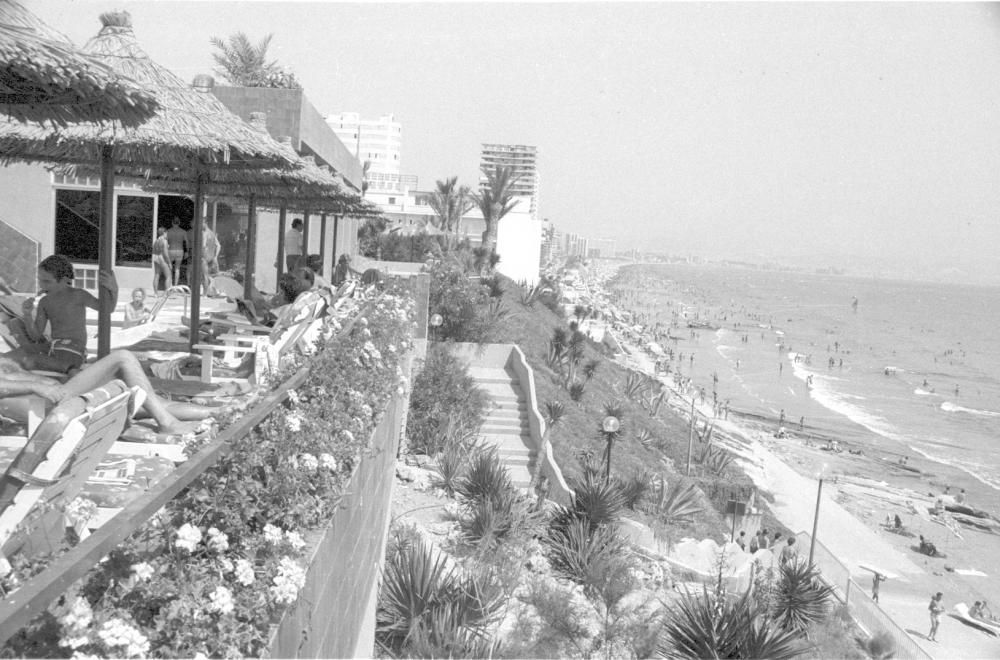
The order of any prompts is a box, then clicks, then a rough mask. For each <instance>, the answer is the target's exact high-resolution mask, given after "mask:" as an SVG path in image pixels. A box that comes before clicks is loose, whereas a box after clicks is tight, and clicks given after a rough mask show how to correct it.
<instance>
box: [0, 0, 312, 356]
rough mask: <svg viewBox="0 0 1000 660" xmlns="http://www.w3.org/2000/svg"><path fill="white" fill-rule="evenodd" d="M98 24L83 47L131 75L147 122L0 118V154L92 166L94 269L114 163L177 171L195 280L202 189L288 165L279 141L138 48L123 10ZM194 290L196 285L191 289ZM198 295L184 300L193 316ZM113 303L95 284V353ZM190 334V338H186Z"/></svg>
mask: <svg viewBox="0 0 1000 660" xmlns="http://www.w3.org/2000/svg"><path fill="white" fill-rule="evenodd" d="M101 23H102V26H103V27H102V28H101V31H100V32H99V33H98V35H97V36H96V37H94V38H93V39H91V40H90V41H89V42H88V43H87V44H86V45H85V46H84V47H83V49H82V50H83V51H84V52H85V53H87V54H88V55H91V56H93V57H95V58H97V59H98V60H100V61H101V62H103V63H104V64H106V65H108V66H109V67H110V68H111V69H112V70H113V71H115V72H116V73H119V74H122V75H125V76H127V77H129V78H131V79H132V80H134V81H135V82H136V83H137V84H138V85H140V86H141V87H142V88H143V89H144V90H146V91H147V92H149V93H151V94H152V95H153V96H154V97H155V99H156V101H157V102H158V103H159V106H160V107H159V108H158V109H157V111H156V114H155V115H153V117H152V118H150V119H149V121H147V122H145V123H143V124H141V125H139V126H135V127H125V126H123V125H121V124H120V123H118V122H108V123H104V124H100V125H97V124H76V125H71V126H67V127H64V128H47V127H44V126H32V125H28V124H21V123H17V122H14V121H11V120H7V121H0V159H2V160H3V161H5V162H6V161H13V160H21V161H27V162H49V163H66V164H90V165H92V166H99V167H100V173H101V175H100V180H101V203H100V209H101V222H100V235H101V239H100V248H99V260H98V264H99V269H100V270H101V271H110V270H111V266H112V252H113V248H114V244H113V242H114V235H113V232H112V231H111V229H112V227H111V219H112V212H113V209H112V206H113V196H114V172H115V163H116V162H117V163H127V164H128V165H129V166H132V167H142V168H146V169H148V170H150V171H153V170H157V169H163V168H166V169H169V170H170V171H172V172H177V173H181V172H183V173H184V174H185V175H186V176H187V177H188V179H189V180H190V181H191V182H193V190H194V197H195V205H194V207H195V218H194V232H193V233H194V244H195V245H194V248H195V253H196V254H195V258H194V259H193V260H192V261H193V264H192V271H193V272H192V278H191V279H196V278H199V277H200V270H201V263H200V258H198V257H199V254H200V251H201V207H202V195H203V193H202V190H201V188H202V186H203V185H205V184H206V183H208V182H209V181H210V180H211V177H212V176H217V175H218V173H219V171H220V170H221V169H247V170H253V169H260V168H263V167H288V168H292V167H295V166H296V163H295V162H294V161H290V160H289V158H288V156H287V154H286V153H285V152H284V151H283V150H282V149H281V147H280V145H278V144H277V142H275V141H274V140H271V139H270V138H269V137H265V136H262V135H261V134H260V133H259V132H258V131H256V130H254V129H253V128H252V127H251V126H250V125H249V124H247V123H246V122H244V121H243V120H241V119H240V118H239V117H237V116H236V115H234V114H233V113H231V112H230V111H229V110H228V109H226V107H225V106H224V105H223V104H222V102H221V101H219V100H218V99H216V98H215V97H214V96H213V95H212V94H210V93H208V92H207V91H198V90H196V89H193V88H191V87H189V86H188V85H186V84H185V83H184V82H183V81H182V80H181V79H180V78H178V77H177V76H176V75H174V74H173V73H172V72H170V71H169V70H167V69H165V68H164V67H162V66H161V65H159V64H157V63H156V62H154V61H153V60H152V59H150V57H149V56H148V55H147V54H146V53H145V51H143V50H142V48H141V47H140V46H139V44H138V42H137V41H136V38H135V34H134V33H133V31H132V22H131V17H130V16H129V14H128V13H127V12H110V13H107V14H103V15H101ZM196 288H197V287H196ZM198 305H199V297H198V296H197V295H196V296H193V297H192V300H191V314H192V318H193V319H197V317H198V312H199V308H198ZM111 307H113V303H111V302H110V301H108V300H107V294H106V293H105V291H104V290H103V288H102V289H101V309H100V311H99V315H98V319H99V321H98V354H99V355H104V354H106V353H107V352H108V350H109V349H110V343H111V342H110V339H111V334H110V330H111V323H110V314H111ZM193 340H194V337H192V341H193Z"/></svg>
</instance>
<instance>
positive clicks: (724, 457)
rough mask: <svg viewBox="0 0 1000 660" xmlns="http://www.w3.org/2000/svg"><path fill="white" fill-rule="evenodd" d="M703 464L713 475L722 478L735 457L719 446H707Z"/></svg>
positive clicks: (702, 460) (703, 454)
mask: <svg viewBox="0 0 1000 660" xmlns="http://www.w3.org/2000/svg"><path fill="white" fill-rule="evenodd" d="M701 462H702V464H703V465H704V466H705V467H706V468H708V469H709V470H711V471H712V473H713V474H715V475H717V476H721V475H722V473H723V472H724V471H725V469H726V468H727V467H729V464H730V463H732V462H733V455H732V454H731V453H729V452H728V451H726V450H725V449H721V448H720V447H718V446H715V445H706V447H705V451H704V452H703V453H702V459H701Z"/></svg>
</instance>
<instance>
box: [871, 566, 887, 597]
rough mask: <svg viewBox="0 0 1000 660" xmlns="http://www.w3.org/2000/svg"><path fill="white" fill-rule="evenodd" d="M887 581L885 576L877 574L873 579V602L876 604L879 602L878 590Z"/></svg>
mask: <svg viewBox="0 0 1000 660" xmlns="http://www.w3.org/2000/svg"><path fill="white" fill-rule="evenodd" d="M884 581H885V576H884V575H882V574H881V573H876V574H875V576H874V577H873V578H872V600H873V601H875V602H876V603H877V602H878V588H879V585H880V584H882V582H884Z"/></svg>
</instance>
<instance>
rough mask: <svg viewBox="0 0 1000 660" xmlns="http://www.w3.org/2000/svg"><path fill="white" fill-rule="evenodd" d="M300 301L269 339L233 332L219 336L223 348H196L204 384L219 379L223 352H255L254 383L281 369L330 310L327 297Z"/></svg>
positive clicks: (226, 354) (198, 346)
mask: <svg viewBox="0 0 1000 660" xmlns="http://www.w3.org/2000/svg"><path fill="white" fill-rule="evenodd" d="M307 293H311V292H307ZM302 295H303V296H305V295H306V294H302ZM300 298H302V296H300ZM299 302H300V301H299V300H296V304H295V305H293V306H292V308H291V309H290V310H287V312H286V315H284V316H283V317H282V318H281V319H279V322H278V323H276V324H275V326H274V328H271V329H270V330H271V332H270V334H268V335H267V336H259V335H247V334H239V333H231V334H225V335H221V336H220V337H219V339H220V340H222V341H223V342H225V343H224V344H222V345H218V344H198V345H196V346H195V347H194V348H195V349H197V350H200V351H201V354H202V362H201V365H202V366H201V379H202V382H205V383H211V382H213V381H214V380H215V374H214V369H215V362H214V359H215V354H216V353H223V355H225V356H229V355H247V354H250V353H252V354H253V355H254V375H253V382H256V383H261V382H263V381H265V380H266V378H267V376H268V375H270V374H271V373H273V372H274V371H276V370H277V369H278V367H279V366H280V363H281V359H282V358H283V357H284V356H285V355H286V354H287V353H288V352H289V351H291V350H292V349H294V348H295V347H296V345H297V344H298V343H299V341H300V340H301V339H302V338H303V336H304V335H306V334H307V333H308V332H309V330H310V328H311V327H312V326H313V325H315V324H319V323H322V314H323V310H324V309H325V308H326V300H325V299H324V298H322V297H321V296H318V295H317V296H314V297H310V298H303V299H302V302H301V304H299ZM293 314H294V315H293ZM224 359H225V358H224Z"/></svg>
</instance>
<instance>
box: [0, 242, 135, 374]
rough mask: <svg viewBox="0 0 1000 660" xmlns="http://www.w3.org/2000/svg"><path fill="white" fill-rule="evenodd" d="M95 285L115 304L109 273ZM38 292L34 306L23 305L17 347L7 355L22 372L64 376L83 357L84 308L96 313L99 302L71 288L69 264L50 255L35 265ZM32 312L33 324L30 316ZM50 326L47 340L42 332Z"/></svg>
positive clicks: (114, 287)
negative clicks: (19, 339)
mask: <svg viewBox="0 0 1000 660" xmlns="http://www.w3.org/2000/svg"><path fill="white" fill-rule="evenodd" d="M98 281H99V285H100V286H101V287H102V288H104V289H106V290H107V291H108V293H109V294H110V299H111V301H112V304H113V305H114V304H116V303H117V301H118V282H117V281H116V280H115V276H114V275H113V274H111V273H104V272H102V273H101V274H100V275H99V276H98ZM38 291H39V293H43V294H45V296H44V297H42V298H41V300H40V301H39V303H38V309H37V310H35V309H34V307H35V303H34V301H33V300H32V299H28V300H26V301H25V302H24V306H23V308H22V311H23V312H24V323H23V328H22V329H23V334H24V336H23V337H22V338H21V339H22V341H21V345H20V346H19V347H18V348H16V349H14V350H13V351H11V352H10V353H8V354H7V357H8V358H11V359H13V360H15V361H17V363H18V364H20V365H21V366H22V367H24V368H25V369H43V370H46V371H58V372H60V373H67V372H69V371H70V369H76V368H79V367H80V365H81V364H83V362H84V360H85V359H86V357H87V308H88V307H89V308H90V309H98V306H99V302H98V299H97V298H95V297H94V296H93V295H92V294H90V293H89V292H88V291H85V290H83V289H77V288H75V287H74V286H73V264H72V263H70V261H69V259H67V258H66V257H64V256H62V255H59V254H54V255H52V256H50V257H46V258H45V259H43V260H42V262H41V263H40V264H38ZM33 310H34V312H35V317H34V322H33V323H32V322H31V313H32V311H33ZM46 326H51V333H50V336H51V339H48V338H46V336H45V328H46Z"/></svg>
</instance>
